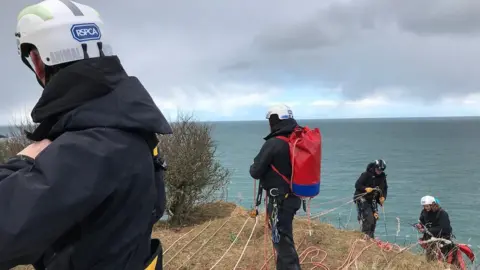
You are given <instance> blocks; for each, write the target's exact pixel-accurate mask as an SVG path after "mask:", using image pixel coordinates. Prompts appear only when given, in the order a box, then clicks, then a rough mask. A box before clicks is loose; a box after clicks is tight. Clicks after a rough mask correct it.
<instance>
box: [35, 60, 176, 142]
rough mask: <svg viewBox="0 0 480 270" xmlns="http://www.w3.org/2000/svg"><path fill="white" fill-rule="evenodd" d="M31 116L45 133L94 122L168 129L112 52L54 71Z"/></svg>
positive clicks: (134, 128)
mask: <svg viewBox="0 0 480 270" xmlns="http://www.w3.org/2000/svg"><path fill="white" fill-rule="evenodd" d="M32 118H33V120H34V121H35V122H37V123H40V126H42V125H43V126H46V127H43V133H47V134H48V135H46V136H47V137H56V136H58V135H60V134H61V133H63V132H66V131H72V130H82V129H88V128H95V127H106V128H118V129H123V130H130V131H138V132H143V133H156V134H171V133H172V129H171V127H170V125H169V123H168V121H167V120H166V119H165V117H164V115H163V114H162V112H161V111H160V109H159V108H158V107H157V106H156V104H155V103H154V101H153V99H152V97H151V96H150V94H149V93H148V92H147V90H146V89H145V88H144V86H143V85H142V83H141V82H140V81H139V80H138V79H137V78H136V77H134V76H128V75H127V73H126V72H125V70H124V69H123V67H122V65H121V64H120V60H119V59H118V58H117V57H116V56H108V57H101V58H95V59H88V60H82V61H79V62H77V63H75V64H72V65H70V66H68V67H66V68H64V69H63V70H61V71H60V72H58V73H57V74H56V75H55V76H54V77H53V78H52V80H51V81H50V82H49V83H48V84H47V86H46V87H45V89H44V91H43V93H42V97H41V98H40V100H39V102H38V103H37V105H36V106H35V108H34V109H33V111H32ZM47 130H48V131H47ZM34 133H35V132H34Z"/></svg>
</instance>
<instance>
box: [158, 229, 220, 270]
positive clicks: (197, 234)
mask: <svg viewBox="0 0 480 270" xmlns="http://www.w3.org/2000/svg"><path fill="white" fill-rule="evenodd" d="M211 224H212V220H210V222H208V224H207V226H205V228H203V230H201V231H200V232H199V233H198V234H197V235H195V237H193V238H192V240H190V241H189V242H188V243H186V244H185V245H184V246H183V247H182V248H181V249H180V250H179V251H178V252H177V253H175V255H173V257H172V258H170V260H168V262H166V263H165V264H164V265H163V266H164V267H165V266H167V265H168V264H169V263H170V262H171V261H172V260H173V258H175V257H176V256H177V255H178V254H179V253H180V252H181V251H182V250H183V249H184V248H185V247H187V246H188V245H189V244H190V243H191V242H193V240H195V239H197V237H198V236H199V235H200V234H202V233H203V232H204V231H205V230H206V229H207V228H208V227H209V226H210V225H211Z"/></svg>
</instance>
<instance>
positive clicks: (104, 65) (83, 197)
mask: <svg viewBox="0 0 480 270" xmlns="http://www.w3.org/2000/svg"><path fill="white" fill-rule="evenodd" d="M38 10H41V11H42V12H43V13H41V14H40V13H39V14H37V13H35V12H37V11H38ZM32 12H33V13H32ZM69 12H71V14H70V13H69ZM44 16H47V17H46V19H45V20H46V22H43V21H42V18H44ZM98 16H99V15H98V13H96V12H94V10H93V9H92V8H90V7H88V6H85V5H80V4H77V3H73V2H70V1H43V2H40V3H39V4H37V5H36V6H34V7H30V8H27V9H25V10H24V11H23V12H21V14H20V15H19V22H18V29H17V33H16V37H17V39H18V40H17V43H18V44H19V52H20V54H21V57H22V59H23V60H24V62H25V63H26V64H27V65H28V66H29V67H30V68H32V70H33V71H34V72H35V75H36V77H37V81H38V82H39V83H40V85H41V86H42V88H43V92H42V94H41V97H40V99H39V101H38V102H37V104H36V105H35V107H34V108H33V110H32V113H31V116H32V119H33V121H34V122H35V123H38V124H39V125H38V127H37V128H36V129H35V130H34V131H33V132H32V133H27V137H28V138H29V139H31V140H32V141H34V143H32V144H31V145H29V146H27V147H26V148H25V149H24V150H23V151H21V152H20V153H18V155H17V156H15V157H12V158H11V159H10V160H9V161H8V162H7V163H5V164H2V165H0V269H1V270H5V269H11V268H13V267H15V266H17V265H28V264H33V265H34V267H35V269H49V270H68V269H75V270H87V269H88V270H104V269H117V270H122V269H123V270H143V269H145V268H146V267H147V266H148V265H149V264H150V262H155V257H157V255H158V258H157V259H158V262H157V263H156V268H155V269H162V260H161V259H162V258H161V254H162V252H161V244H160V242H159V241H158V240H155V239H151V232H152V224H154V223H155V222H156V221H158V219H159V218H160V217H161V216H162V215H163V212H164V208H165V187H164V182H163V181H164V180H163V168H164V167H165V166H164V164H163V162H162V161H161V160H160V159H159V158H158V156H157V155H156V152H157V150H158V149H157V148H156V146H157V144H158V140H157V137H156V134H171V133H172V129H171V127H170V125H169V124H168V122H167V121H166V119H165V117H164V116H163V114H162V113H161V111H160V110H159V109H158V107H157V106H156V105H155V103H154V102H153V100H152V98H151V96H150V95H149V94H148V92H147V91H146V89H145V88H144V87H143V86H142V84H141V83H140V81H139V80H138V79H137V78H136V77H132V76H129V75H127V73H126V72H125V70H124V69H123V67H122V64H121V63H120V60H119V59H118V57H117V56H114V55H111V52H109V51H108V49H107V47H108V46H107V44H106V43H105V42H106V40H105V39H104V38H105V37H106V36H105V35H100V33H101V30H102V28H101V26H102V25H103V24H102V23H101V20H100V18H99V17H98ZM75 22H76V23H78V24H75ZM87 22H88V23H87ZM70 29H71V31H70ZM37 30H41V33H36V32H35V31H37ZM65 30H66V31H65ZM65 35H66V36H65ZM61 48H64V49H69V48H71V49H72V50H71V51H70V55H67V54H62V53H61V52H60V53H58V54H54V53H50V52H52V49H61ZM77 53H78V55H77ZM79 56H81V59H78V57H79ZM28 57H29V58H30V59H31V62H29V61H26V58H28ZM76 57H77V58H76ZM30 63H32V64H33V67H32V66H31V65H30ZM154 152H155V154H154ZM150 269H151V268H150Z"/></svg>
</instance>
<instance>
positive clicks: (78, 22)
mask: <svg viewBox="0 0 480 270" xmlns="http://www.w3.org/2000/svg"><path fill="white" fill-rule="evenodd" d="M103 30H104V29H103V22H102V20H101V19H100V15H99V13H98V12H97V11H96V10H95V9H93V8H91V7H89V6H86V5H82V4H79V3H76V2H73V1H69V0H44V1H42V2H40V3H38V4H35V5H31V6H28V7H26V8H24V9H23V10H22V11H21V12H20V14H19V15H18V17H17V31H16V33H15V36H16V38H17V47H18V53H19V54H20V56H21V58H22V61H24V63H25V64H26V65H27V66H29V63H28V62H26V60H25V59H26V57H28V56H29V53H30V51H31V49H32V48H33V46H35V47H36V48H37V50H38V52H39V54H40V57H41V59H42V61H43V63H44V64H45V65H47V66H55V65H58V64H63V63H68V62H72V61H76V60H82V59H86V58H95V57H100V56H102V54H101V52H102V51H103V54H104V55H112V49H111V46H110V44H109V43H108V42H106V41H105V32H104V31H103ZM82 46H83V47H85V46H86V48H83V47H82ZM84 52H86V53H87V54H88V57H86V56H85V53H84Z"/></svg>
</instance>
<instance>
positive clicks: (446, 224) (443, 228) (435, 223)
mask: <svg viewBox="0 0 480 270" xmlns="http://www.w3.org/2000/svg"><path fill="white" fill-rule="evenodd" d="M419 220H420V223H421V224H422V225H424V226H425V227H426V228H427V230H428V231H429V232H430V233H431V234H432V235H433V236H435V237H437V238H446V239H450V237H451V234H452V226H451V225H450V218H449V216H448V213H447V212H446V211H445V210H443V209H442V208H440V209H438V211H436V212H432V211H428V212H427V211H425V210H422V212H421V213H420V218H419ZM430 237H431V236H430V235H429V234H427V233H425V234H424V238H423V239H424V240H428V239H430Z"/></svg>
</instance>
